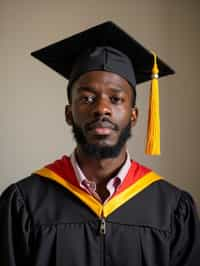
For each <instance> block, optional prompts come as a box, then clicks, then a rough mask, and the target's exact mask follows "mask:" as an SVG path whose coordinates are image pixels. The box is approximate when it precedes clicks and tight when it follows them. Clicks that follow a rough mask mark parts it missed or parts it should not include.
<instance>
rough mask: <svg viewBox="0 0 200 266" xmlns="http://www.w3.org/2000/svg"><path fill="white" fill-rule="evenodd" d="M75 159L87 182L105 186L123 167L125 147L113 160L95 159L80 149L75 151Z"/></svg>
mask: <svg viewBox="0 0 200 266" xmlns="http://www.w3.org/2000/svg"><path fill="white" fill-rule="evenodd" d="M76 159H77V161H78V163H79V165H80V168H81V170H82V171H83V173H84V175H85V176H86V177H87V178H88V180H91V181H94V182H95V183H96V184H97V185H100V184H102V185H103V184H106V183H107V182H108V181H109V179H111V178H112V177H113V176H114V175H115V174H116V173H117V172H118V171H119V169H120V167H121V166H122V165H123V163H124V162H125V160H126V146H124V147H123V148H122V150H121V152H120V154H119V155H118V156H117V157H115V158H106V159H96V158H92V157H90V156H88V155H87V154H85V153H84V152H83V151H82V150H81V149H80V147H77V149H76Z"/></svg>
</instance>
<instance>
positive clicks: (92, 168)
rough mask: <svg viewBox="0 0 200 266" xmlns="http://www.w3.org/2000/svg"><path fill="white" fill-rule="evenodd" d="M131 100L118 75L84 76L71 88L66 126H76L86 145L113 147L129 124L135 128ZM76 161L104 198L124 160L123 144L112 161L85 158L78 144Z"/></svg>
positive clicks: (86, 74)
mask: <svg viewBox="0 0 200 266" xmlns="http://www.w3.org/2000/svg"><path fill="white" fill-rule="evenodd" d="M133 97H134V96H133V91H132V87H131V86H130V85H129V83H128V82H127V81H126V80H125V79H123V78H122V77H120V76H119V75H117V74H115V73H111V72H106V71H91V72H87V73H85V74H83V75H82V76H81V77H79V79H78V80H77V81H75V83H74V84H73V87H72V97H71V103H70V104H69V105H67V106H66V109H65V117H66V122H67V123H68V125H70V126H72V124H73V123H75V124H76V125H78V126H79V127H80V128H81V129H82V130H83V132H84V135H85V136H86V138H87V141H88V142H89V143H92V144H96V145H98V146H99V147H103V146H113V145H115V144H116V143H117V140H118V138H119V135H120V133H121V130H122V129H123V128H124V127H126V126H127V124H128V123H129V122H131V126H132V127H133V126H135V124H136V121H137V117H138V109H137V108H136V107H133V106H132V103H133ZM104 120H106V121H110V122H111V123H105V122H104ZM114 128H115V130H114ZM76 157H77V160H78V162H79V165H80V167H81V169H82V171H83V173H84V174H85V176H86V177H87V178H88V179H89V180H91V181H94V182H95V183H96V185H97V193H98V194H99V195H100V197H101V198H104V197H106V194H107V193H108V192H107V190H106V184H107V182H108V181H109V179H110V178H112V177H113V176H114V175H115V174H116V173H117V172H118V170H119V169H120V167H121V166H122V165H123V163H124V161H125V159H126V143H125V145H124V146H123V147H122V149H121V151H120V153H119V155H118V156H116V157H115V158H106V159H100V160H99V159H97V158H94V157H91V156H88V155H87V154H86V153H85V152H84V151H83V150H82V149H81V146H80V145H79V144H77V148H76Z"/></svg>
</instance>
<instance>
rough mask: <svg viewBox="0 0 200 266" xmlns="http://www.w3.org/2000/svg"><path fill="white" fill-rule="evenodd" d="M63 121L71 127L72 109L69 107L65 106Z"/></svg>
mask: <svg viewBox="0 0 200 266" xmlns="http://www.w3.org/2000/svg"><path fill="white" fill-rule="evenodd" d="M65 121H66V123H67V124H68V125H69V126H71V125H72V122H73V118H72V108H71V105H66V106H65Z"/></svg>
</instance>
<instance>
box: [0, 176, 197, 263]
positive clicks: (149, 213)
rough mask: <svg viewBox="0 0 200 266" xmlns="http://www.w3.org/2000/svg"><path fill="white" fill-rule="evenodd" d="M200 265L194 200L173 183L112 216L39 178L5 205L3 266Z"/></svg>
mask: <svg viewBox="0 0 200 266" xmlns="http://www.w3.org/2000/svg"><path fill="white" fill-rule="evenodd" d="M25 265H26V266H199V265H200V224H199V220H198V217H197V213H196V210H195V206H194V203H193V200H192V198H191V196H190V195H189V194H188V193H186V192H183V191H181V190H179V189H177V188H176V187H174V186H173V185H171V184H169V183H168V182H166V181H165V180H158V181H157V182H154V183H152V184H151V185H149V186H148V187H147V188H145V189H143V190H142V191H141V192H140V193H138V194H137V195H135V196H134V197H132V198H131V199H129V200H128V201H127V202H125V203H124V204H122V205H121V206H120V207H119V208H117V209H115V210H114V211H113V212H111V214H110V215H108V216H107V217H106V218H105V220H104V218H99V217H98V216H97V215H96V214H95V213H94V212H93V211H92V210H91V208H88V206H87V205H86V204H85V203H83V201H81V200H80V199H79V198H78V197H77V196H75V195H74V194H73V193H72V192H70V191H69V190H68V189H66V188H65V187H63V186H61V185H60V184H58V183H56V182H54V181H52V180H50V179H47V178H44V177H41V176H39V175H37V174H33V175H32V176H31V177H29V178H26V179H24V180H22V181H20V182H18V183H16V184H13V185H11V186H10V187H9V188H7V189H6V191H5V192H4V193H3V195H2V196H1V199H0V266H25Z"/></svg>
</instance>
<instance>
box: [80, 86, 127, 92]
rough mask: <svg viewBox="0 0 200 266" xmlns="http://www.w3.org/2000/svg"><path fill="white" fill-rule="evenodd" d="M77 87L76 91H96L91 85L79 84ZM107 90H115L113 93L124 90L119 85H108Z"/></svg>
mask: <svg viewBox="0 0 200 266" xmlns="http://www.w3.org/2000/svg"><path fill="white" fill-rule="evenodd" d="M77 89H78V91H82V90H85V91H89V92H96V90H95V89H94V87H92V86H91V87H90V86H80V87H78V88H77ZM109 90H111V91H112V92H115V93H120V92H124V89H123V88H121V87H109Z"/></svg>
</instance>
